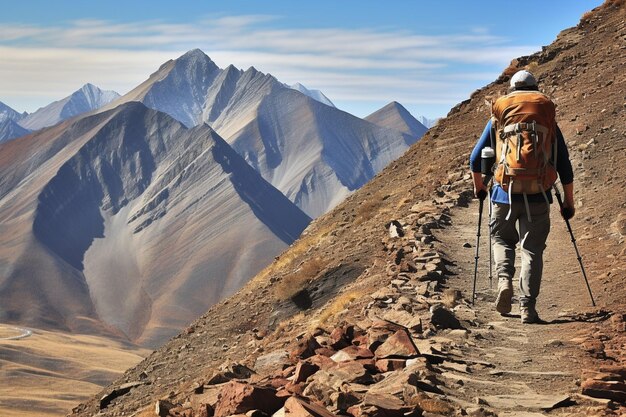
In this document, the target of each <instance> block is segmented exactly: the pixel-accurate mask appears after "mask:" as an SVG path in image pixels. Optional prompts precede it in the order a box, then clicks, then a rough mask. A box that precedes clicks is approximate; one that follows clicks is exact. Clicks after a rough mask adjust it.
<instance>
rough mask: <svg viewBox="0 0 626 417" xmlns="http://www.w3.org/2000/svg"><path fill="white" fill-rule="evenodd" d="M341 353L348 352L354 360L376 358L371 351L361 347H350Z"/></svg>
mask: <svg viewBox="0 0 626 417" xmlns="http://www.w3.org/2000/svg"><path fill="white" fill-rule="evenodd" d="M341 351H342V352H346V353H347V354H349V355H350V356H352V357H353V358H354V359H369V358H373V357H374V354H373V353H372V351H371V350H369V349H367V348H364V347H360V346H354V345H352V346H348V347H347V348H344V349H341Z"/></svg>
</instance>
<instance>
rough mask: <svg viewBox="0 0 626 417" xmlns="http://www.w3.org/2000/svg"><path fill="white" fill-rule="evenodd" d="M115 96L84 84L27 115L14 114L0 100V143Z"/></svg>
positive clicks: (73, 114)
mask: <svg viewBox="0 0 626 417" xmlns="http://www.w3.org/2000/svg"><path fill="white" fill-rule="evenodd" d="M119 96H120V95H119V94H118V93H116V92H115V91H103V90H101V89H99V88H98V87H96V86H95V85H93V84H85V85H84V86H82V87H81V88H80V89H78V90H77V91H75V92H73V93H72V94H70V95H69V96H67V97H65V98H63V99H61V100H58V101H55V102H53V103H50V104H48V105H47V106H44V107H42V108H40V109H38V110H37V111H35V112H33V113H31V114H28V113H26V112H24V113H18V112H17V111H15V110H13V109H12V108H10V107H9V106H7V105H6V104H4V103H2V102H0V142H6V141H8V140H11V139H15V138H17V137H20V136H24V135H26V134H28V133H29V132H32V131H35V130H39V129H42V128H44V127H48V126H52V125H55V124H57V123H60V122H62V121H63V120H66V119H69V118H72V117H74V116H78V115H80V114H84V113H87V112H90V111H92V110H96V109H98V108H100V107H102V106H104V105H105V104H108V103H109V102H111V101H113V100H115V99H116V98H118V97H119Z"/></svg>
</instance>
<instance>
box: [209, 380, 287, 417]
mask: <svg viewBox="0 0 626 417" xmlns="http://www.w3.org/2000/svg"><path fill="white" fill-rule="evenodd" d="M283 401H284V399H282V398H278V396H277V395H276V390H275V389H274V388H271V387H260V386H256V385H251V384H244V383H241V382H234V381H231V382H230V383H228V384H226V385H225V386H224V388H222V391H221V392H220V397H219V400H218V401H217V404H216V406H215V417H226V416H230V415H233V414H241V413H245V412H247V411H250V410H262V411H263V412H265V413H267V414H270V415H271V414H274V412H276V411H277V410H278V409H279V408H281V407H282V406H283Z"/></svg>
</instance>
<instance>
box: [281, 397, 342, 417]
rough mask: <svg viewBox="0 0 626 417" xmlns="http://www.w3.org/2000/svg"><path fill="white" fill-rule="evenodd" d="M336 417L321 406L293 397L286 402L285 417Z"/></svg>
mask: <svg viewBox="0 0 626 417" xmlns="http://www.w3.org/2000/svg"><path fill="white" fill-rule="evenodd" d="M287 416H289V417H335V415H334V414H333V413H331V412H330V411H328V410H327V409H326V408H324V407H322V406H321V405H318V404H314V403H308V402H306V401H304V400H302V399H299V398H296V397H291V398H289V399H288V400H287V401H286V402H285V417H287Z"/></svg>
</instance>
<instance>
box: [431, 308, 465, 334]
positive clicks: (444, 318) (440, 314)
mask: <svg viewBox="0 0 626 417" xmlns="http://www.w3.org/2000/svg"><path fill="white" fill-rule="evenodd" d="M430 313H431V317H430V322H431V324H432V325H433V326H435V327H436V328H438V329H463V328H464V327H463V326H462V325H461V322H460V321H459V319H457V318H456V316H455V315H454V313H453V312H452V311H450V310H448V309H447V308H445V307H444V306H443V305H441V304H435V305H434V306H432V307H431V308H430Z"/></svg>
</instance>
